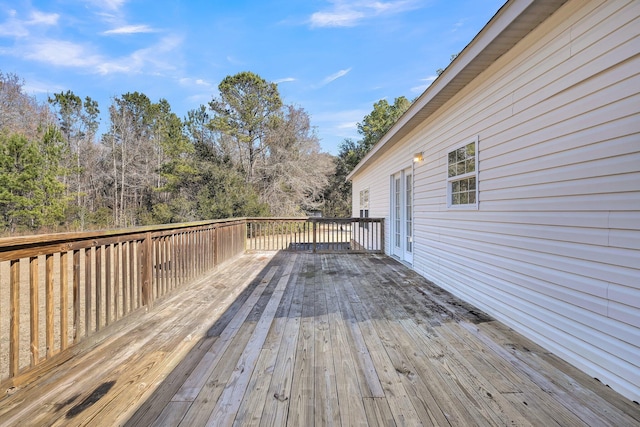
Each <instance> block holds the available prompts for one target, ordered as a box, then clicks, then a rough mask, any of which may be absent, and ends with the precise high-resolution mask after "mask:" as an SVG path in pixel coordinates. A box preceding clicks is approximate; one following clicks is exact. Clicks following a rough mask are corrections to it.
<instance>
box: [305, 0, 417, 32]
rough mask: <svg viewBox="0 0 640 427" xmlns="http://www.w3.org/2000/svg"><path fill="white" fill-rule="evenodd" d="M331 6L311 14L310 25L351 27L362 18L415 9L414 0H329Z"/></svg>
mask: <svg viewBox="0 0 640 427" xmlns="http://www.w3.org/2000/svg"><path fill="white" fill-rule="evenodd" d="M330 3H331V7H330V8H328V9H326V10H321V11H318V12H315V13H313V14H312V15H311V17H310V19H309V23H310V25H311V27H353V26H356V25H358V24H360V23H361V22H362V21H363V20H365V19H368V18H373V17H377V16H382V15H392V14H396V13H401V12H406V11H408V10H412V9H416V8H417V7H419V4H418V2H417V1H415V0H399V1H387V2H384V1H376V0H330Z"/></svg>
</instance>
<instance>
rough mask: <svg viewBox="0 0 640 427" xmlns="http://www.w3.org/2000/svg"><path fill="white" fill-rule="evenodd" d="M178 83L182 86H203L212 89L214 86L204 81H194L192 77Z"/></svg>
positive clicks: (179, 80)
mask: <svg viewBox="0 0 640 427" xmlns="http://www.w3.org/2000/svg"><path fill="white" fill-rule="evenodd" d="M178 82H179V83H180V84H181V85H182V86H203V87H212V86H213V85H212V84H211V83H209V82H208V81H206V80H204V79H194V78H191V77H183V78H181V79H178Z"/></svg>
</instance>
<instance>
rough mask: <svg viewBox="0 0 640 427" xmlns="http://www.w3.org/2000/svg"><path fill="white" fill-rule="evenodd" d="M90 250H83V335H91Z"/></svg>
mask: <svg viewBox="0 0 640 427" xmlns="http://www.w3.org/2000/svg"><path fill="white" fill-rule="evenodd" d="M91 294H92V292H91V248H86V249H85V250H84V332H85V333H84V335H85V336H86V337H88V336H89V335H90V334H91V329H92V328H91V314H92V311H93V310H92V309H91V305H92V304H91Z"/></svg>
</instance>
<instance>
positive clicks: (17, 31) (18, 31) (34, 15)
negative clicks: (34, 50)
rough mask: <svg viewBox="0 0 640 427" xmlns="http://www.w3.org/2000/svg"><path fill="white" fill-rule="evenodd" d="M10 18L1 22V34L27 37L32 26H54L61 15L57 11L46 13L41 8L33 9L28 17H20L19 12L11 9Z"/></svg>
mask: <svg viewBox="0 0 640 427" xmlns="http://www.w3.org/2000/svg"><path fill="white" fill-rule="evenodd" d="M8 15H9V18H8V19H7V20H6V21H5V22H3V23H1V24H0V36H5V37H27V36H29V34H30V31H29V28H30V27H37V26H47V27H48V26H53V25H56V24H57V23H58V19H59V18H60V15H58V14H57V13H44V12H40V11H39V10H33V11H31V13H30V15H29V18H28V19H19V18H18V12H17V11H15V10H13V9H12V10H10V11H9V13H8Z"/></svg>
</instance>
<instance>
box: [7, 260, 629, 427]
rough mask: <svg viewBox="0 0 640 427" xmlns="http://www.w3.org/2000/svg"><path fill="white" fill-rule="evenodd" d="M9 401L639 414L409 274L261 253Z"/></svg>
mask: <svg viewBox="0 0 640 427" xmlns="http://www.w3.org/2000/svg"><path fill="white" fill-rule="evenodd" d="M74 351H75V352H76V353H75V354H74V355H73V356H74V357H70V358H67V359H66V361H65V362H64V363H61V364H59V365H58V366H55V367H52V369H50V370H48V371H47V372H46V373H45V374H43V375H42V376H41V377H40V378H37V379H36V380H35V381H33V382H31V383H30V384H28V385H25V386H24V387H22V388H21V389H20V390H10V391H9V392H8V393H7V396H5V397H4V398H3V399H2V400H0V424H1V425H27V424H30V425H123V424H125V425H130V426H146V425H162V426H173V425H184V426H198V425H216V426H218V425H232V424H236V425H271V426H284V425H292V426H312V425H318V426H321V425H343V426H347V425H349V426H350V425H420V424H422V425H452V426H459V425H546V426H552V425H562V426H571V425H615V426H624V425H629V426H630V425H638V424H639V423H640V407H638V405H636V404H633V403H632V402H629V401H628V400H626V399H624V398H623V397H621V396H620V395H618V394H617V393H615V392H613V391H612V390H610V389H609V388H607V387H605V386H604V385H602V384H600V383H599V382H597V381H596V380H594V379H591V378H589V377H587V376H586V375H585V374H583V373H581V372H580V371H578V370H576V369H575V368H572V367H571V366H569V365H567V364H566V363H564V362H562V361H561V360H560V359H558V358H557V357H555V356H554V355H552V354H550V353H548V352H546V351H545V350H543V349H542V348H540V347H539V346H537V345H535V344H534V343H532V342H531V341H529V340H527V339H525V338H523V337H521V336H519V335H518V334H516V333H514V332H513V331H511V330H509V329H508V328H506V327H505V326H504V325H502V324H500V323H499V322H497V321H495V320H493V319H491V318H490V317H489V316H487V315H486V314H484V313H482V312H481V311H479V310H477V309H475V308H474V307H472V306H470V305H468V304H466V303H464V302H462V301H460V300H459V299H457V298H455V297H453V296H451V295H450V294H449V293H447V292H445V291H443V290H442V289H440V288H438V287H437V286H435V285H433V284H431V283H430V282H428V281H427V280H425V279H423V278H421V277H420V276H418V275H416V274H415V273H414V272H413V271H411V270H409V269H407V268H406V267H404V266H403V265H401V264H400V263H398V262H396V261H395V260H393V259H391V258H388V257H386V256H382V255H373V254H349V255H346V254H309V253H287V252H279V253H275V254H274V253H255V254H247V255H244V256H242V257H240V258H238V259H236V260H235V261H233V262H230V263H228V264H226V265H225V266H223V267H222V268H220V269H218V270H216V271H215V272H213V273H211V274H209V275H207V276H206V277H203V278H200V279H198V280H197V281H195V282H194V283H193V284H192V285H190V286H187V287H185V288H183V289H181V290H178V291H176V292H174V293H172V294H170V295H168V296H167V297H165V298H163V299H161V300H159V301H158V303H157V304H156V305H155V307H154V308H153V309H152V310H150V311H149V312H144V311H142V310H141V311H140V312H139V313H136V315H135V316H132V318H131V319H127V320H126V321H122V322H120V323H116V324H114V325H112V326H111V327H110V329H109V333H108V335H106V336H105V339H104V340H103V341H101V342H100V343H99V344H93V345H85V346H84V347H83V348H79V349H77V350H74Z"/></svg>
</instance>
